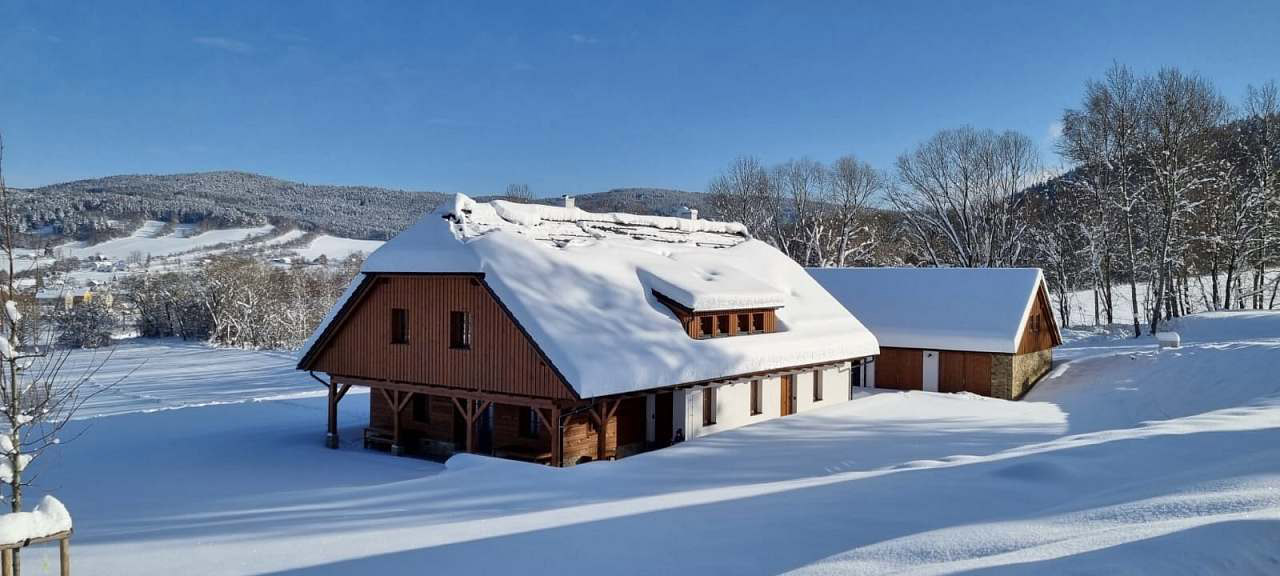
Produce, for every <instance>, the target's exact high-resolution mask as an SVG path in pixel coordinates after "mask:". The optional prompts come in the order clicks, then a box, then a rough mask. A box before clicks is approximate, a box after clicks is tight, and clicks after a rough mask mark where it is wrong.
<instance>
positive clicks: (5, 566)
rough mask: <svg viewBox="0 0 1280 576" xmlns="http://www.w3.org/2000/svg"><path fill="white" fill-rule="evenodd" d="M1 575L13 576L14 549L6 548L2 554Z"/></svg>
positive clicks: (0, 558)
mask: <svg viewBox="0 0 1280 576" xmlns="http://www.w3.org/2000/svg"><path fill="white" fill-rule="evenodd" d="M0 574H3V575H4V576H13V549H12V548H5V550H4V552H3V553H0Z"/></svg>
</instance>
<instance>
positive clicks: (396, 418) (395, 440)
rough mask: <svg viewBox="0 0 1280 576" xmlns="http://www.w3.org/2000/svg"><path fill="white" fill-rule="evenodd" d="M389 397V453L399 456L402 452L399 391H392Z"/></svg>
mask: <svg viewBox="0 0 1280 576" xmlns="http://www.w3.org/2000/svg"><path fill="white" fill-rule="evenodd" d="M391 398H392V403H391V453H392V454H393V455H396V456H399V455H401V454H404V448H401V447H400V391H399V390H396V391H393V392H392V393H391Z"/></svg>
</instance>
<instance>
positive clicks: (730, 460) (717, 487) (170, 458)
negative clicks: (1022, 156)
mask: <svg viewBox="0 0 1280 576" xmlns="http://www.w3.org/2000/svg"><path fill="white" fill-rule="evenodd" d="M1178 329H1179V330H1180V331H1181V332H1182V335H1183V341H1184V346H1183V348H1181V349H1178V350H1163V351H1159V350H1157V349H1155V347H1154V345H1153V342H1152V341H1151V340H1148V339H1143V340H1137V341H1134V340H1127V339H1123V338H1118V337H1117V338H1113V337H1109V336H1106V335H1099V336H1094V337H1088V338H1080V339H1077V340H1075V341H1073V342H1071V343H1069V344H1068V345H1067V346H1065V347H1064V348H1063V349H1061V350H1060V351H1059V358H1062V359H1063V361H1061V362H1059V364H1058V366H1057V367H1056V368H1055V370H1054V372H1053V373H1052V374H1051V375H1050V376H1049V377H1048V378H1047V379H1046V380H1045V381H1043V382H1042V383H1041V384H1040V385H1039V386H1037V388H1036V389H1034V390H1033V391H1032V393H1031V394H1030V395H1029V397H1028V398H1027V399H1026V400H1024V401H1021V402H1005V401H1000V400H993V399H986V398H980V397H976V396H972V395H967V394H954V395H948V394H931V393H924V392H906V393H901V392H870V393H868V392H861V393H860V394H859V396H858V398H857V399H856V400H855V401H853V402H849V403H846V404H843V405H839V406H833V407H831V408H828V409H823V410H816V411H812V412H807V413H804V414H799V415H795V416H791V417H788V418H783V419H777V420H772V421H768V422H764V423H761V424H757V425H753V426H748V427H745V428H741V429H737V430H733V431H729V432H724V433H720V434H715V435H712V436H708V437H704V438H698V439H695V440H692V441H689V442H686V443H683V444H681V445H678V446H676V447H674V448H670V449H666V450H661V451H657V452H652V453H648V454H643V455H639V456H635V457H632V458H627V459H623V460H620V461H617V462H599V463H592V464H587V465H583V466H579V467H576V468H569V469H563V470H559V469H550V468H545V467H539V466H534V465H529V464H522V463H515V462H507V461H501V460H494V459H489V458H483V457H476V456H459V457H455V458H454V459H452V460H450V461H449V463H448V464H447V466H445V465H440V464H436V463H432V462H428V461H423V460H417V459H410V458H396V457H392V456H390V455H387V454H384V453H379V452H372V451H366V450H363V449H361V448H360V446H359V443H360V442H359V438H360V427H361V426H362V425H363V424H364V423H365V421H366V418H367V411H368V403H369V397H368V396H358V397H354V398H351V397H349V398H348V399H347V400H345V401H344V402H343V405H342V410H341V420H340V426H341V428H342V434H343V442H342V446H341V449H339V450H336V451H332V450H327V449H325V448H323V447H322V436H323V431H324V414H325V399H324V398H323V397H308V395H307V394H306V391H307V390H318V387H315V386H314V384H311V383H310V382H312V381H311V380H310V379H309V378H308V377H307V376H306V375H305V374H295V373H292V372H291V371H290V370H289V368H290V367H291V364H292V360H291V359H290V358H289V357H288V356H286V355H279V354H274V353H260V352H246V351H228V350H211V349H206V348H202V347H200V346H197V345H188V344H181V343H175V342H170V341H166V342H161V343H158V344H155V343H138V344H130V345H128V346H125V347H122V348H121V350H124V351H125V352H126V354H123V355H122V356H121V358H135V359H136V358H141V357H143V356H145V355H146V354H147V353H148V350H149V349H152V348H154V350H155V351H156V352H159V354H158V356H157V357H156V358H155V359H154V360H151V361H148V362H147V364H145V365H144V367H143V368H140V369H139V370H138V371H137V372H135V373H134V374H133V375H132V377H131V378H130V380H129V381H128V384H126V385H124V386H123V387H122V389H121V390H119V393H120V394H121V399H120V400H119V401H118V402H103V403H95V404H94V405H93V406H92V407H90V408H89V410H90V411H97V412H100V413H101V414H104V416H103V417H100V418H89V419H85V420H80V421H77V422H73V423H72V424H71V427H72V428H73V429H72V430H69V431H68V432H69V433H70V434H72V435H74V434H77V433H83V435H81V436H80V437H78V438H77V439H75V440H74V441H73V442H69V443H67V444H65V445H64V446H62V447H60V448H59V450H58V451H56V452H52V453H50V455H49V456H48V457H46V458H45V459H44V460H43V461H37V463H36V464H34V465H33V469H35V470H37V471H39V472H40V473H41V476H40V478H39V484H40V486H39V487H38V489H36V490H33V491H32V492H31V494H30V498H32V501H34V499H35V498H37V497H38V494H39V493H40V492H41V490H44V489H47V490H51V491H52V492H54V493H56V494H57V495H58V497H59V498H60V499H62V501H63V502H65V503H66V504H67V507H68V508H69V509H70V510H71V512H72V514H73V515H74V516H75V518H76V538H75V540H76V545H75V546H73V547H72V553H73V557H74V561H75V562H76V563H77V566H79V567H80V568H78V569H77V570H80V571H82V573H85V574H120V573H128V574H144V575H145V574H172V573H192V574H277V575H299V576H301V575H307V576H311V575H318V574H359V573H379V574H417V573H421V572H422V571H423V570H424V569H426V570H429V571H430V572H431V573H441V574H449V573H511V572H523V573H563V574H578V573H609V574H660V573H697V574H773V573H779V572H787V571H792V570H794V571H798V572H800V573H811V574H880V573H902V574H958V573H962V574H972V573H982V574H1019V573H1028V572H1031V573H1037V572H1038V573H1062V572H1073V573H1129V574H1134V573H1160V574H1198V573H1233V574H1268V573H1276V572H1277V570H1280V549H1277V548H1276V546H1275V542H1276V541H1277V540H1278V539H1280V378H1276V377H1275V375H1274V367H1276V366H1280V314H1261V313H1232V314H1226V313H1217V314H1208V315H1201V316H1196V317H1189V318H1185V319H1182V320H1181V321H1180V325H1179V326H1178ZM121 364H122V366H121V367H119V368H114V367H113V368H112V371H113V372H117V373H118V371H119V370H124V369H126V368H125V366H123V364H124V362H121ZM237 391H239V392H237ZM125 392H129V393H131V394H136V395H137V396H139V397H141V398H139V399H134V400H132V401H130V400H129V397H128V396H126V395H125ZM271 396H277V397H282V398H284V399H280V400H274V401H263V402H241V403H235V404H217V405H204V406H197V407H189V408H185V409H174V410H161V411H155V412H141V411H140V410H150V409H152V408H153V407H155V406H157V405H158V406H161V407H176V406H181V405H196V404H208V403H209V402H211V401H219V400H222V399H228V400H229V399H231V398H237V397H238V398H241V399H251V398H264V397H271ZM108 414H109V415H108ZM29 554H30V555H29V556H27V558H31V557H35V561H36V562H39V561H40V560H39V559H40V558H42V557H46V558H47V557H52V556H51V555H52V554H56V550H54V549H50V548H48V547H46V548H43V549H37V550H35V551H33V552H31V553H29ZM41 555H44V556H41ZM31 561H32V560H28V562H31Z"/></svg>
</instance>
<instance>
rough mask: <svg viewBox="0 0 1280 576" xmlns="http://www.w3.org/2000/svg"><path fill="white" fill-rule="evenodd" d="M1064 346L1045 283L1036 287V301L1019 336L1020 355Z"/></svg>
mask: <svg viewBox="0 0 1280 576" xmlns="http://www.w3.org/2000/svg"><path fill="white" fill-rule="evenodd" d="M1060 344H1062V334H1061V333H1059V332H1058V324H1057V322H1055V321H1054V319H1053V308H1052V306H1050V304H1049V292H1048V290H1046V289H1045V286H1044V282H1040V284H1039V286H1037V287H1036V301H1035V303H1034V304H1032V306H1031V313H1030V314H1028V315H1027V321H1026V323H1025V324H1024V325H1023V327H1022V334H1019V335H1018V352H1017V353H1018V354H1026V353H1028V352H1039V351H1040V350H1048V349H1050V348H1053V347H1054V346H1058V345H1060Z"/></svg>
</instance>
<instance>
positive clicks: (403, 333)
mask: <svg viewBox="0 0 1280 576" xmlns="http://www.w3.org/2000/svg"><path fill="white" fill-rule="evenodd" d="M391 343H392V344H408V343H409V312H408V311H407V310H405V309H404V308H392V309H391Z"/></svg>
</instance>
